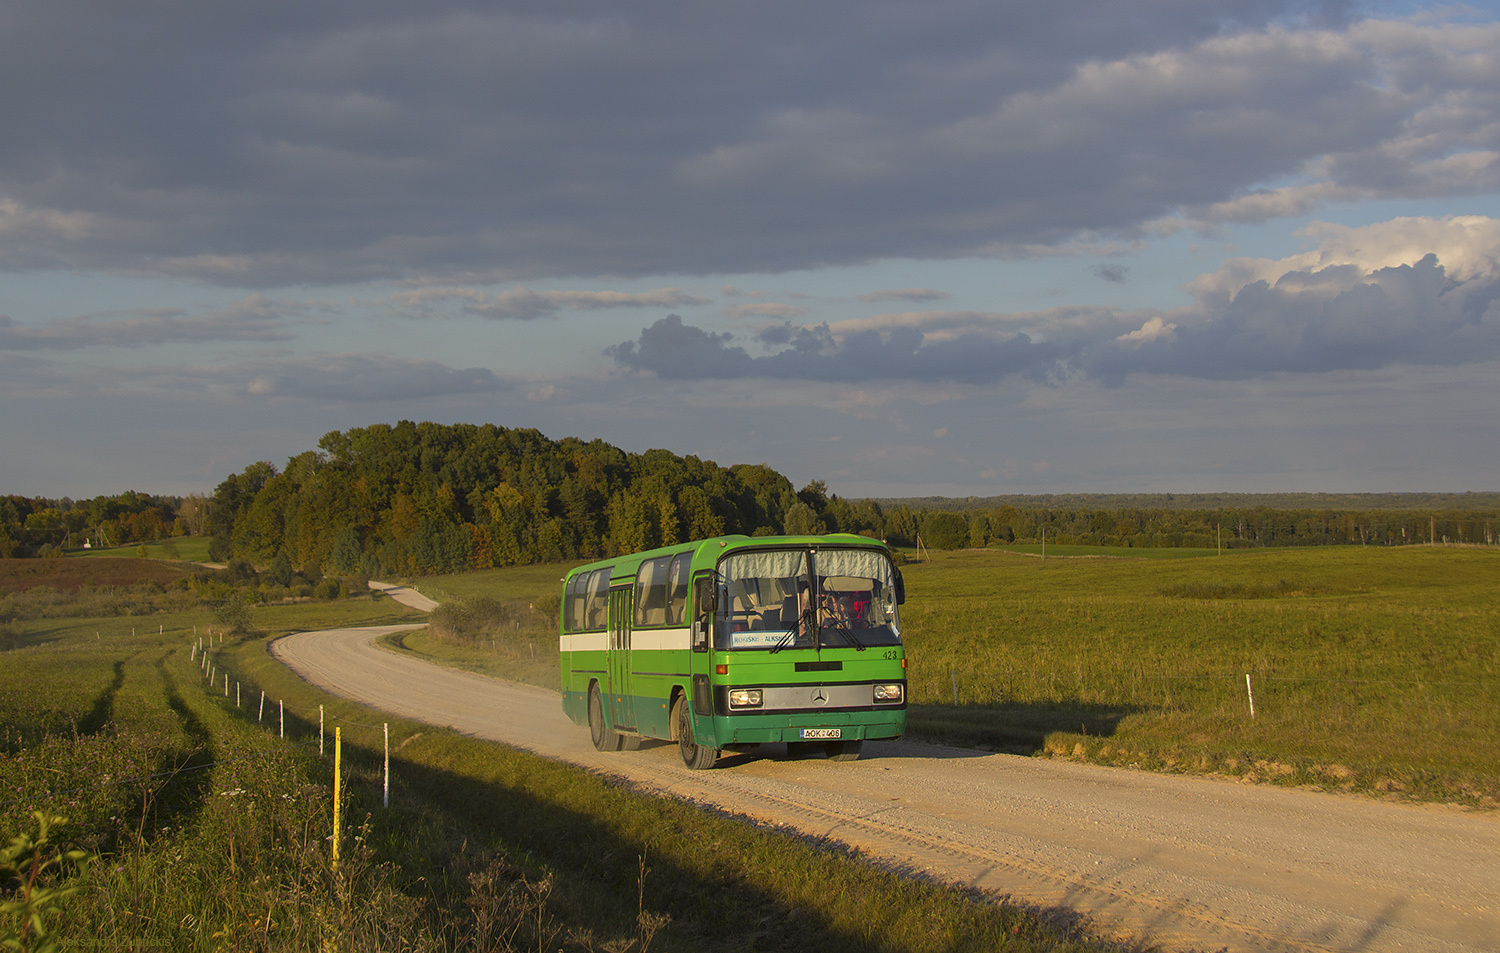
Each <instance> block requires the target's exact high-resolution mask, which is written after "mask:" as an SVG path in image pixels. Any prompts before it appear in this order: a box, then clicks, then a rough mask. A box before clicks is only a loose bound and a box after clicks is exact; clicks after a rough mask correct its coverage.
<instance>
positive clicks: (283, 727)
mask: <svg viewBox="0 0 1500 953" xmlns="http://www.w3.org/2000/svg"><path fill="white" fill-rule="evenodd" d="M280 701H281V737H283V738H285V737H286V699H285V698H283V699H280Z"/></svg>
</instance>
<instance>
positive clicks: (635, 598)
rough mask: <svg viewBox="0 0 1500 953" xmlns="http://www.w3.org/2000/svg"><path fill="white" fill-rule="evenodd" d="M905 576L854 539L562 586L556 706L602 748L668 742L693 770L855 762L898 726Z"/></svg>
mask: <svg viewBox="0 0 1500 953" xmlns="http://www.w3.org/2000/svg"><path fill="white" fill-rule="evenodd" d="M903 602H905V588H904V585H903V582H902V579H901V572H900V570H899V569H897V568H896V566H895V565H894V564H893V562H892V561H891V553H890V550H889V549H887V548H886V546H885V544H883V543H881V542H879V541H876V540H873V539H868V538H866V537H863V536H852V535H842V534H836V535H828V536H757V537H749V536H720V537H717V538H714V539H705V540H700V541H698V542H693V543H682V544H680V545H677V546H668V547H664V548H662V549H653V550H650V551H648V552H643V553H635V554H633V555H630V556H620V557H617V558H615V559H606V560H602V561H600V562H596V563H590V564H589V565H587V566H580V567H578V568H577V569H574V570H573V571H572V572H570V573H568V575H567V577H566V578H565V579H564V580H563V599H562V608H561V617H562V618H561V620H560V634H559V648H560V650H561V657H562V689H563V709H564V710H565V711H566V712H567V714H568V717H569V718H571V719H572V720H573V722H574V723H575V724H579V725H584V724H587V725H588V726H589V733H590V734H591V735H592V737H593V742H594V747H596V748H598V749H599V750H600V751H618V750H620V749H622V748H625V749H634V748H638V747H639V746H640V743H641V740H642V739H645V738H660V739H665V740H668V741H676V742H677V744H678V747H679V749H680V751H681V753H682V760H683V761H684V762H685V763H686V764H687V766H688V767H690V768H695V769H701V768H708V767H712V766H713V764H714V762H715V761H716V760H717V759H718V757H719V754H720V752H723V751H747V750H750V749H753V748H755V747H757V746H758V745H762V744H770V743H777V742H780V743H784V744H786V746H787V749H788V751H789V752H790V753H792V754H793V755H803V754H808V753H811V752H814V751H817V750H819V749H821V750H822V751H824V752H825V753H826V754H827V756H828V757H829V758H831V759H833V760H836V761H852V760H854V759H856V758H858V757H859V753H860V748H861V746H862V744H863V743H864V741H865V740H866V739H869V738H899V737H901V735H902V733H903V732H904V731H905V729H906V651H905V649H904V647H903V646H902V644H901V620H900V616H899V613H898V609H897V607H898V606H899V605H901V604H902V603H903Z"/></svg>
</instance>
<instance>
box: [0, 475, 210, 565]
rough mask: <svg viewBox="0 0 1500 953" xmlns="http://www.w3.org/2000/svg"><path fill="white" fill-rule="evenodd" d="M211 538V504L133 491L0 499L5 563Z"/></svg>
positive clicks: (201, 499)
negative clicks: (76, 551)
mask: <svg viewBox="0 0 1500 953" xmlns="http://www.w3.org/2000/svg"><path fill="white" fill-rule="evenodd" d="M206 532H208V498H207V497H205V496H204V495H203V494H201V493H199V494H193V495H191V496H186V497H181V496H154V495H152V494H150V493H138V492H136V491H135V490H127V491H126V492H124V493H120V494H117V495H115V496H96V497H94V498H93V499H91V500H72V499H69V498H68V497H63V498H61V499H56V500H54V499H46V498H42V497H25V496H15V495H10V496H0V559H12V558H16V557H26V556H61V555H63V554H64V553H65V552H67V551H68V550H73V549H80V548H83V547H85V546H88V547H92V548H99V549H105V548H109V547H111V546H124V545H126V544H128V543H149V542H154V541H156V540H160V539H170V538H171V537H173V536H201V535H203V534H204V533H206Z"/></svg>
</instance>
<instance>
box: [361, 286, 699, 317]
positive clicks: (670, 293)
mask: <svg viewBox="0 0 1500 953" xmlns="http://www.w3.org/2000/svg"><path fill="white" fill-rule="evenodd" d="M455 300H456V301H461V302H464V304H463V306H462V311H463V313H464V314H472V315H477V316H479V317H482V318H490V319H493V320H499V321H534V320H536V319H538V318H550V317H554V316H556V315H557V313H558V312H560V311H600V310H604V309H607V308H678V307H690V306H694V305H704V304H710V303H712V302H711V299H709V298H705V297H702V296H701V295H696V294H691V293H689V292H686V291H683V290H681V289H679V288H658V289H656V290H654V291H642V292H624V291H532V290H531V289H530V288H524V287H523V288H511V289H509V290H507V291H502V292H500V293H498V294H491V293H489V292H487V291H484V290H482V289H479V288H469V287H449V286H438V287H431V288H418V289H415V290H412V291H402V292H398V293H396V294H393V295H391V296H390V297H389V298H385V299H381V300H380V301H378V302H376V303H377V304H390V305H392V306H394V307H396V308H398V309H399V310H402V311H405V312H407V313H410V314H413V315H415V316H422V317H426V316H429V315H431V314H432V313H433V310H432V309H433V306H434V305H436V304H440V303H444V302H448V301H455Z"/></svg>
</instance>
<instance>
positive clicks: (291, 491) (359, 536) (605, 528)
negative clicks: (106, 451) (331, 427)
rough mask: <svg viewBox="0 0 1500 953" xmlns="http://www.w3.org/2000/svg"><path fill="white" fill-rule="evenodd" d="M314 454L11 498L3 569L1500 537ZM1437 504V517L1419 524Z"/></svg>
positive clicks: (1258, 507)
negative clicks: (747, 540)
mask: <svg viewBox="0 0 1500 953" xmlns="http://www.w3.org/2000/svg"><path fill="white" fill-rule="evenodd" d="M318 447H319V449H318V450H315V451H308V452H306V453H302V454H299V455H298V456H295V457H293V458H292V459H291V460H289V461H287V464H286V466H285V468H283V469H280V470H278V469H277V468H276V467H275V466H274V465H273V464H271V463H269V462H264V461H262V462H259V463H254V464H251V465H250V466H248V467H246V468H245V469H244V470H243V471H242V472H240V473H236V474H232V475H230V476H229V477H228V478H226V479H225V480H224V481H223V482H222V483H220V484H219V485H218V487H217V488H216V489H215V490H214V492H213V494H212V496H209V497H203V496H190V497H186V498H177V497H154V496H149V495H145V494H140V493H134V492H132V493H125V494H122V495H120V496H117V497H97V498H95V499H94V500H89V501H78V502H74V501H70V500H66V499H64V500H42V499H28V498H24V497H17V496H10V497H3V498H0V556H31V555H54V554H60V553H61V552H62V551H64V550H66V549H69V548H76V547H78V546H82V545H83V544H84V542H85V541H87V542H88V543H89V545H92V546H118V545H122V544H129V543H134V542H142V541H149V540H155V539H161V538H169V537H171V536H180V535H186V534H192V535H203V534H205V533H206V534H209V535H211V536H212V538H213V543H212V548H211V554H212V556H213V558H214V559H216V560H220V561H225V562H227V561H228V560H230V559H231V558H238V559H242V560H248V561H249V562H251V563H254V564H257V565H268V564H271V563H272V562H277V563H283V564H285V563H287V562H289V563H290V564H291V566H293V567H295V568H296V569H298V570H299V571H302V572H303V573H310V574H312V576H317V575H318V574H364V575H367V576H373V575H377V574H400V575H421V574H429V573H440V572H456V571H460V570H463V569H468V568H486V567H491V566H507V565H514V564H518V563H537V562H560V561H574V560H581V559H594V558H600V557H605V556H610V555H614V554H616V553H622V552H635V551H639V550H642V549H649V548H652V547H655V546H660V545H666V544H669V543H674V542H679V541H684V540H689V539H701V538H704V537H709V536H717V535H721V534H725V533H743V534H746V535H757V534H758V535H768V534H773V533H829V532H844V533H863V534H865V535H868V536H872V537H875V538H877V539H885V540H887V541H889V542H890V543H891V544H892V545H893V546H903V547H904V546H912V545H915V544H916V543H917V541H918V540H919V539H920V540H921V542H922V544H924V545H926V546H928V547H930V548H933V549H956V548H962V547H968V546H987V545H991V544H996V543H1000V544H1006V543H1018V542H1019V543H1025V542H1033V541H1039V540H1041V539H1043V538H1045V539H1046V541H1047V542H1049V543H1053V544H1068V543H1074V544H1084V545H1096V546H1127V547H1215V546H1220V545H1222V546H1224V547H1225V548H1245V547H1264V546H1301V545H1328V544H1354V545H1402V544H1413V543H1428V542H1439V543H1442V542H1449V543H1469V544H1484V545H1493V544H1494V543H1495V534H1494V530H1495V528H1496V527H1497V526H1500V508H1497V507H1495V506H1494V505H1493V504H1494V502H1495V501H1494V500H1493V499H1491V497H1493V494H1480V495H1477V498H1476V495H1469V496H1464V495H1448V496H1436V495H1431V496H1429V495H1423V494H1403V495H1399V496H1394V495H1393V496H1385V495H1376V494H1368V495H1345V496H1337V497H1328V498H1324V497H1323V496H1322V495H1313V494H1304V495H1280V496H1275V497H1269V496H1267V497H1262V496H1255V495H1249V496H1246V495H1233V496H1230V495H1205V496H1185V497H1178V496H1172V495H1167V494H1152V495H1142V496H1104V495H1097V496H1094V495H1076V496H1068V497H1035V496H1031V497H1004V498H988V499H968V500H953V499H937V498H934V499H931V500H896V501H885V502H883V503H882V502H880V501H876V500H857V501H856V500H847V499H843V498H841V497H839V496H838V495H837V494H830V493H829V492H828V487H827V486H826V485H825V484H824V483H822V482H818V481H814V482H812V483H809V484H808V485H807V486H804V487H802V488H801V489H800V490H799V489H796V488H794V487H793V485H792V483H791V481H789V480H788V479H787V478H786V477H785V476H783V475H782V474H780V473H777V472H776V471H775V470H772V469H771V468H770V467H767V466H765V465H762V464H736V465H734V466H729V467H722V466H719V465H718V464H716V463H714V462H712V461H704V460H700V459H699V458H697V457H694V456H677V455H676V454H673V453H671V452H669V451H666V450H648V451H646V452H645V453H639V454H636V453H627V452H626V451H624V450H621V449H619V448H618V447H615V446H612V445H610V444H608V443H605V442H604V441H601V440H593V441H583V440H578V439H575V438H564V439H562V440H556V441H554V440H550V439H548V438H547V437H545V436H543V435H542V434H540V433H538V432H537V431H535V430H526V429H507V428H505V427H498V426H493V425H470V424H455V425H443V424H435V423H411V422H409V421H402V422H401V423H398V424H396V425H394V426H391V425H388V424H378V425H375V426H370V427H363V428H357V429H353V430H349V431H347V432H340V431H334V432H332V433H329V434H327V435H326V436H325V437H323V439H322V440H321V441H319V444H318ZM1423 499H1426V500H1428V501H1429V502H1430V503H1432V504H1434V505H1433V506H1431V507H1427V508H1422V507H1418V506H1416V503H1418V502H1420V501H1421V500H1423ZM1270 502H1274V503H1277V504H1281V505H1279V506H1272V505H1269V503H1270ZM1195 504H1196V505H1195ZM1486 504H1488V505H1486Z"/></svg>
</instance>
